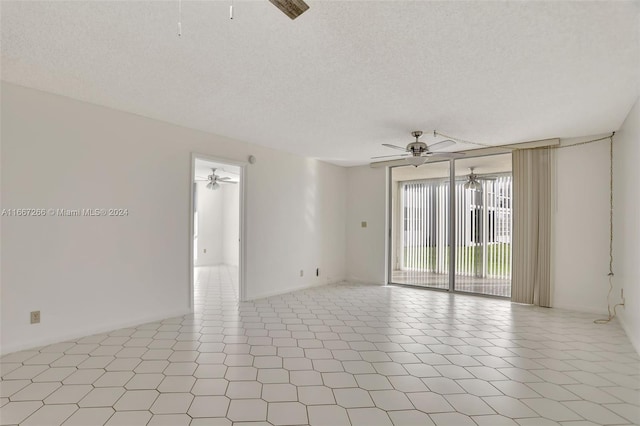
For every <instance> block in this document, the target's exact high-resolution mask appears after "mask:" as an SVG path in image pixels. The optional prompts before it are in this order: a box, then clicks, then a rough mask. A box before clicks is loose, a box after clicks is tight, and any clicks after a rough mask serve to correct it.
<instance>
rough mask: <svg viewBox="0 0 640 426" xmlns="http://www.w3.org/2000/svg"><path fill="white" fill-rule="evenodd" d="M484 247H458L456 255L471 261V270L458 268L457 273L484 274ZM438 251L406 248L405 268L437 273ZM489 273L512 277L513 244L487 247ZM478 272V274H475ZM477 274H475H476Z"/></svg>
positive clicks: (431, 248)
mask: <svg viewBox="0 0 640 426" xmlns="http://www.w3.org/2000/svg"><path fill="white" fill-rule="evenodd" d="M482 251H483V250H482V246H481V245H478V246H458V247H456V253H457V256H458V258H463V259H464V258H466V259H471V265H472V266H471V268H469V267H468V266H467V267H466V268H464V267H463V268H461V267H457V268H456V273H457V274H460V275H469V274H474V275H476V276H479V275H481V273H482ZM410 252H413V258H411V259H410V258H409V257H408V256H409V253H410ZM437 256H438V251H437V250H436V248H435V247H425V246H421V247H405V248H404V267H405V268H411V269H423V270H427V271H435V270H436V266H437V264H438V259H437ZM487 256H488V257H487V272H488V274H487V275H489V276H497V275H498V273H497V272H502V273H500V274H499V275H500V276H510V275H511V244H509V243H494V244H489V245H487ZM444 257H445V258H444V264H445V269H446V268H448V265H449V246H447V247H446V250H445V253H444ZM475 271H478V272H475ZM474 272H475V273H474Z"/></svg>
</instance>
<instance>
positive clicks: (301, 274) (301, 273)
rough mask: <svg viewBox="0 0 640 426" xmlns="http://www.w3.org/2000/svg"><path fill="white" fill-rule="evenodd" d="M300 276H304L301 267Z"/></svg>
mask: <svg viewBox="0 0 640 426" xmlns="http://www.w3.org/2000/svg"><path fill="white" fill-rule="evenodd" d="M300 276H301V277H304V271H303V270H302V269H300Z"/></svg>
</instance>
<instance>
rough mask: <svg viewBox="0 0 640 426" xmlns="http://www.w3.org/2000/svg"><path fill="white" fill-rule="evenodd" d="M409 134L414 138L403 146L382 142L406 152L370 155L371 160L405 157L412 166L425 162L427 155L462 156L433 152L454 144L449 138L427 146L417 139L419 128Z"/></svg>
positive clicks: (441, 156)
mask: <svg viewBox="0 0 640 426" xmlns="http://www.w3.org/2000/svg"><path fill="white" fill-rule="evenodd" d="M411 136H413V137H414V138H416V140H415V141H414V142H411V143H409V144H408V145H407V146H406V147H405V148H403V147H401V146H397V145H391V144H388V143H383V144H382V145H383V146H386V147H387V148H393V149H397V150H400V151H404V152H406V154H395V155H380V156H377V157H371V159H372V160H375V159H377V158H388V157H407V158H405V161H406V162H407V163H409V164H411V165H412V166H415V167H418V166H420V165H422V164H424V163H426V162H427V160H428V159H429V157H440V158H459V157H462V156H464V154H462V153H456V152H434V149H442V148H446V147H448V146H451V145H453V144H455V141H452V140H451V139H447V140H444V141H442V142H436V143H434V144H432V145H431V146H428V145H427V144H426V143H424V142H422V141H420V140H419V138H420V136H422V131H421V130H414V131H413V132H411Z"/></svg>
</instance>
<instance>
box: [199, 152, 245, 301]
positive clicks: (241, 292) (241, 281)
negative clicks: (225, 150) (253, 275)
mask: <svg viewBox="0 0 640 426" xmlns="http://www.w3.org/2000/svg"><path fill="white" fill-rule="evenodd" d="M196 160H203V161H212V162H214V163H221V164H228V165H230V166H235V167H239V168H240V181H239V182H238V190H239V192H240V193H239V199H240V206H239V215H240V217H239V224H240V229H239V239H240V241H239V244H238V246H239V248H238V250H239V253H238V260H239V262H238V263H239V265H238V296H239V299H240V301H244V300H245V298H246V294H247V291H246V276H247V274H246V261H245V260H246V244H245V243H246V212H245V206H246V176H247V166H248V164H249V163H248V162H246V161H237V160H231V159H228V158H224V157H216V156H213V155H209V154H201V153H197V152H192V153H191V168H190V177H189V309H190V310H191V312H193V311H194V306H195V286H194V284H195V283H194V279H195V277H194V267H195V266H194V263H195V262H194V259H195V253H194V246H193V237H194V235H193V234H194V231H195V229H194V223H193V214H194V209H193V207H194V204H193V203H194V201H195V200H194V199H193V186H194V184H195V182H196V181H195V178H196V176H195V171H196V168H195V167H196Z"/></svg>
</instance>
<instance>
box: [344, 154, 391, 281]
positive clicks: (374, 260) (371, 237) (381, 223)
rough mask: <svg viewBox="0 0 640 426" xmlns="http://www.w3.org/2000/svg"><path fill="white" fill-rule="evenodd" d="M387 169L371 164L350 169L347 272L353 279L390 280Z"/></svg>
mask: <svg viewBox="0 0 640 426" xmlns="http://www.w3.org/2000/svg"><path fill="white" fill-rule="evenodd" d="M386 172H387V171H386V169H384V168H376V169H374V168H371V167H369V166H361V167H351V168H349V171H348V191H349V196H348V198H349V202H348V205H347V265H348V271H347V276H348V277H349V280H352V281H362V282H368V283H377V284H385V283H386V276H385V271H386V264H387V258H386V254H385V253H386V250H385V244H386V243H385V241H386V238H385V232H386V226H387V225H386V216H387V210H386V204H385V203H386V187H387V182H386V176H387V174H386ZM362 222H367V227H366V228H363V227H362V226H361V224H362Z"/></svg>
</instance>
